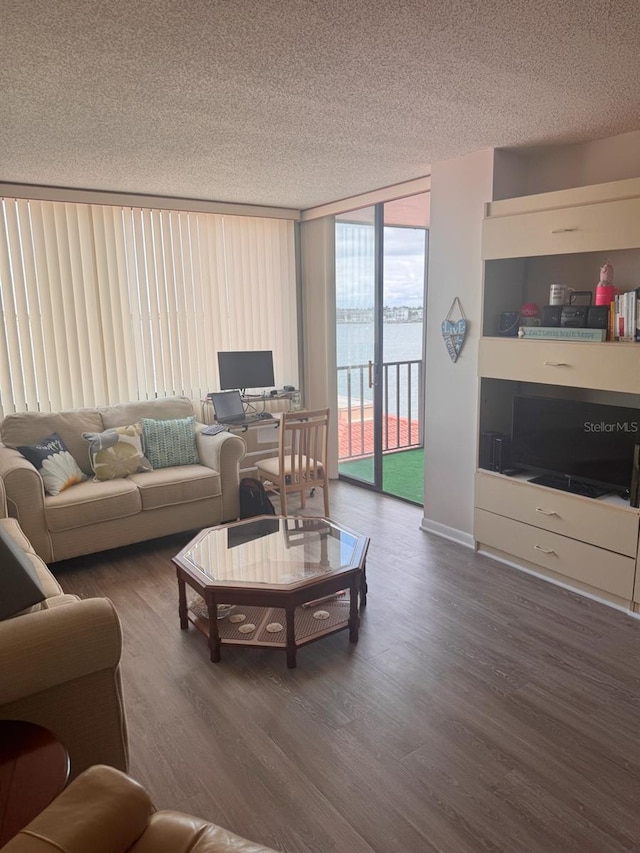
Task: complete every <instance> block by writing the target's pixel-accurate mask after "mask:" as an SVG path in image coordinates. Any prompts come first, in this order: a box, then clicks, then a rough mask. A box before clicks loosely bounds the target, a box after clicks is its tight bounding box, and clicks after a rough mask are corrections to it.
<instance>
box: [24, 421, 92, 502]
mask: <svg viewBox="0 0 640 853" xmlns="http://www.w3.org/2000/svg"><path fill="white" fill-rule="evenodd" d="M18 451H19V452H20V453H22V455H23V456H24V458H25V459H28V460H29V462H31V464H32V465H33V466H34V467H35V468H37V469H38V472H39V474H40V476H41V477H42V481H43V483H44V490H45V492H46V493H47V494H48V495H59V494H60V492H64V491H65V489H69V488H71V486H75V485H77V484H78V483H81V482H82V481H83V480H86V479H87V475H86V474H85V473H84V471H83V470H82V468H80V466H79V465H78V463H77V462H76V460H75V459H74V458H73V456H72V455H71V454H70V453H69V450H68V449H67V445H66V444H65V443H64V441H63V440H62V439H61V438H60V436H59V435H58V433H57V432H53V433H51V435H47V436H45V438H42V439H40V440H39V441H37V442H36V443H35V444H28V445H21V446H20V447H18Z"/></svg>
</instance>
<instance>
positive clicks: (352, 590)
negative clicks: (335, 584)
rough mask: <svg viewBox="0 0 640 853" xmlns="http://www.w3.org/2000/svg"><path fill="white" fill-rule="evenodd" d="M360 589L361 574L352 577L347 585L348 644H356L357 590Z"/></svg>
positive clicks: (358, 619)
mask: <svg viewBox="0 0 640 853" xmlns="http://www.w3.org/2000/svg"><path fill="white" fill-rule="evenodd" d="M361 588H362V573H359V574H357V575H354V576H353V579H352V580H351V583H350V585H349V642H350V643H357V642H358V623H359V621H360V614H359V610H358V590H359V589H361Z"/></svg>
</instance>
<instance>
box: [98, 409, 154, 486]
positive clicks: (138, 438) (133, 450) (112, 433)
mask: <svg viewBox="0 0 640 853" xmlns="http://www.w3.org/2000/svg"><path fill="white" fill-rule="evenodd" d="M82 437H83V438H84V440H85V441H87V442H88V444H89V458H90V459H91V467H92V468H93V470H94V473H95V479H96V480H97V481H100V480H117V479H119V478H120V477H128V476H129V474H135V473H136V471H150V470H151V463H150V462H149V460H148V459H147V458H146V456H145V455H144V453H143V452H142V424H140V423H138V424H128V425H127V426H121V427H110V428H109V429H106V430H105V431H104V432H83V433H82Z"/></svg>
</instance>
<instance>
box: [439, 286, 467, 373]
mask: <svg viewBox="0 0 640 853" xmlns="http://www.w3.org/2000/svg"><path fill="white" fill-rule="evenodd" d="M456 304H457V306H458V309H459V311H460V314H461V315H462V316H461V318H460V319H459V320H455V321H454V320H452V319H451V316H452V314H453V311H454V309H455V307H456ZM467 331H468V323H467V318H466V317H465V316H464V311H463V310H462V303H461V302H460V300H459V299H458V297H457V296H456V298H455V299H454V300H453V302H452V303H451V308H449V313H448V314H447V316H446V317H445V319H444V320H443V321H442V337H443V338H444V342H445V344H446V347H447V352H448V353H449V357H450V358H451V361H452V362H453V363H454V364H455V362H456V361H457V360H458V356H459V355H460V350H461V349H462V347H463V345H464V339H465V338H466V336H467Z"/></svg>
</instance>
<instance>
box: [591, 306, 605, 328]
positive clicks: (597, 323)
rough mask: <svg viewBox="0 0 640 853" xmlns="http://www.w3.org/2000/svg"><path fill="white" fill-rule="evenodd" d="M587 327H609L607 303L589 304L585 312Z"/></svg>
mask: <svg viewBox="0 0 640 853" xmlns="http://www.w3.org/2000/svg"><path fill="white" fill-rule="evenodd" d="M587 328H588V329H608V328H609V306H608V305H590V306H589V310H588V312H587Z"/></svg>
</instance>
